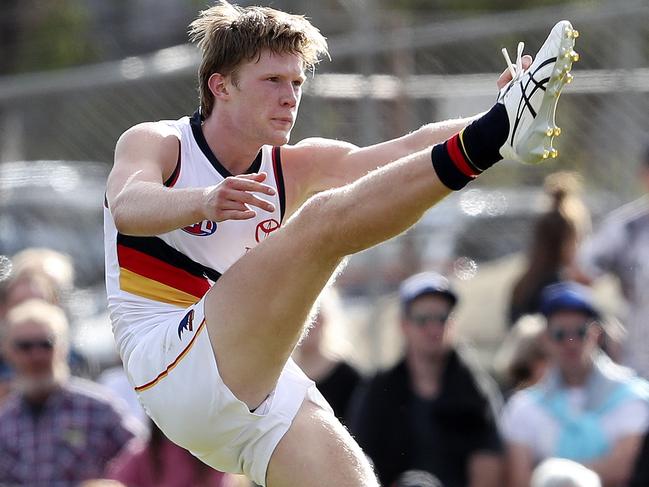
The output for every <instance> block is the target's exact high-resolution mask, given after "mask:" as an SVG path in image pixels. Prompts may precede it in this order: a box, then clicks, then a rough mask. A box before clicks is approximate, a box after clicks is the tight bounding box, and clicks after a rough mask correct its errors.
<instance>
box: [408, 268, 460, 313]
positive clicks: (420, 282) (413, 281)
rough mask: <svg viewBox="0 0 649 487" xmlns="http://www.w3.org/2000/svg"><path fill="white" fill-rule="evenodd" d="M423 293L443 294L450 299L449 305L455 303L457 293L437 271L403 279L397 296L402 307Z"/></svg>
mask: <svg viewBox="0 0 649 487" xmlns="http://www.w3.org/2000/svg"><path fill="white" fill-rule="evenodd" d="M425 294H433V295H439V296H443V297H445V298H446V299H448V300H449V301H450V303H451V307H453V306H455V303H457V294H455V291H453V288H452V287H451V283H450V282H449V281H448V279H446V278H445V277H444V276H442V275H441V274H438V273H437V272H421V273H419V274H415V275H414V276H410V277H409V278H408V279H406V280H405V281H403V282H402V283H401V286H400V287H399V298H400V299H401V305H402V307H403V308H404V309H405V308H407V307H408V306H409V305H410V303H412V302H413V301H414V300H415V299H417V298H418V297H420V296H423V295H425Z"/></svg>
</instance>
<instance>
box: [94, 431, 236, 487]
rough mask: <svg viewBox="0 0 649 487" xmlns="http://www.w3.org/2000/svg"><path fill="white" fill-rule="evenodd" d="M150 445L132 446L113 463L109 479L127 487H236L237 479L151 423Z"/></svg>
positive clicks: (108, 473) (133, 443) (109, 469)
mask: <svg viewBox="0 0 649 487" xmlns="http://www.w3.org/2000/svg"><path fill="white" fill-rule="evenodd" d="M150 424H151V434H150V436H149V439H148V441H146V442H139V441H137V442H132V443H130V444H129V446H128V447H127V448H126V449H125V450H124V451H122V453H121V454H120V455H119V456H118V457H117V458H116V459H115V460H114V461H113V462H111V463H110V465H109V466H108V469H107V473H106V476H107V477H109V478H112V479H115V480H119V481H120V482H122V483H124V484H125V485H126V487H235V486H236V476H233V475H229V474H224V473H221V472H217V471H216V470H214V469H213V468H211V467H210V466H208V465H206V464H204V463H203V462H201V461H200V460H199V459H198V458H196V457H195V456H193V455H192V454H191V453H189V452H188V451H187V450H185V449H184V448H181V447H179V446H178V445H176V444H175V443H172V442H171V441H170V440H168V439H167V437H166V436H164V433H162V431H160V429H159V428H158V427H157V426H156V425H155V423H153V422H152V421H150Z"/></svg>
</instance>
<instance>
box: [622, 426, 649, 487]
mask: <svg viewBox="0 0 649 487" xmlns="http://www.w3.org/2000/svg"><path fill="white" fill-rule="evenodd" d="M648 485H649V433H647V434H645V436H644V439H643V441H642V447H641V448H640V453H639V454H638V457H637V458H636V461H635V466H634V467H633V474H632V475H631V480H629V484H628V485H627V487H647V486H648Z"/></svg>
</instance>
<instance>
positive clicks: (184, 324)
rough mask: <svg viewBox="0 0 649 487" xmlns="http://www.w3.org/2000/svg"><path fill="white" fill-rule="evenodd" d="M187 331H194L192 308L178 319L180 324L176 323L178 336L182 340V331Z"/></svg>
mask: <svg viewBox="0 0 649 487" xmlns="http://www.w3.org/2000/svg"><path fill="white" fill-rule="evenodd" d="M185 330H187V331H194V310H193V309H190V310H189V313H187V314H186V315H185V317H184V318H183V319H182V320H180V324H179V325H178V338H180V339H181V340H182V336H181V335H182V334H183V332H184V331H185Z"/></svg>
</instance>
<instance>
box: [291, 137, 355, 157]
mask: <svg viewBox="0 0 649 487" xmlns="http://www.w3.org/2000/svg"><path fill="white" fill-rule="evenodd" d="M285 148H286V150H287V151H289V152H292V153H296V154H300V155H310V154H311V156H312V157H320V156H324V157H327V156H331V155H335V154H336V153H343V154H346V153H349V152H351V151H353V150H355V149H358V147H357V146H355V145H354V144H352V143H350V142H346V141H344V140H335V139H326V138H324V137H309V138H307V139H303V140H301V141H300V142H298V143H297V144H295V145H290V146H285Z"/></svg>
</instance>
